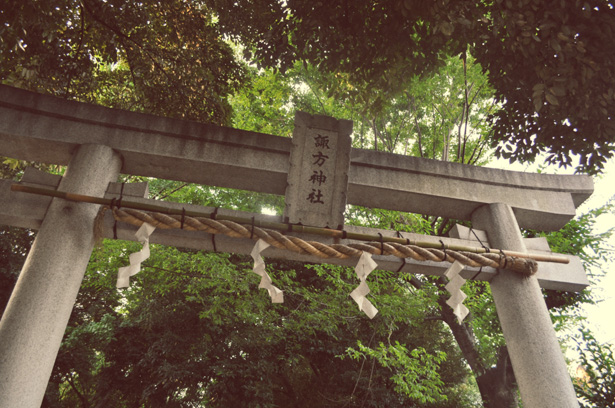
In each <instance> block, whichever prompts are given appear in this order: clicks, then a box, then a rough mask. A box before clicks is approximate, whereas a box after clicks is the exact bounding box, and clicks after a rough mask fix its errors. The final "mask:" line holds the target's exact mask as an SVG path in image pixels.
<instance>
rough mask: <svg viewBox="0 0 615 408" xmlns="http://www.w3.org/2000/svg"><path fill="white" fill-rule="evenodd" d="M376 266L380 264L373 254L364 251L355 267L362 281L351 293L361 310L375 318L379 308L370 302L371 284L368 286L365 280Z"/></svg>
mask: <svg viewBox="0 0 615 408" xmlns="http://www.w3.org/2000/svg"><path fill="white" fill-rule="evenodd" d="M376 266H378V265H377V264H376V262H374V260H373V259H372V254H370V253H369V252H363V254H361V258H359V263H358V264H357V266H356V267H355V272H356V273H357V278H359V280H360V281H361V283H360V284H359V286H358V287H357V288H356V289H355V290H353V291H352V292H351V293H350V297H352V298H353V299H354V301H355V302H357V305H359V310H362V311H363V312H364V313H365V314H366V315H367V317H369V318H370V319H373V318H374V316H376V314H377V313H378V309H376V308H375V307H374V305H373V304H372V302H370V301H369V300H368V299H367V298H366V296H367V294H368V293H369V292H370V291H369V286H367V283H366V282H365V280H366V279H367V277H368V276H369V274H370V273H371V272H372V271H373V270H374V269H376Z"/></svg>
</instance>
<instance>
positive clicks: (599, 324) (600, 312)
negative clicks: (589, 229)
mask: <svg viewBox="0 0 615 408" xmlns="http://www.w3.org/2000/svg"><path fill="white" fill-rule="evenodd" d="M595 183H596V184H595V190H594V194H593V195H592V196H591V197H590V199H589V200H588V201H587V202H586V203H585V204H584V205H583V207H582V208H581V210H582V211H587V210H589V209H591V208H596V207H599V206H601V205H603V204H604V203H605V202H606V201H607V200H608V199H609V198H611V197H612V196H613V195H615V188H614V186H615V160H611V161H610V162H609V163H608V165H607V167H606V172H605V175H604V176H603V177H602V178H601V179H598V180H595ZM613 227H615V214H603V215H601V216H600V218H599V222H598V226H597V228H598V231H596V232H602V231H606V230H607V229H609V228H613ZM609 245H610V246H611V248H613V249H615V238H611V240H610V242H609ZM613 269H615V263H611V264H606V265H604V266H603V268H602V272H603V273H605V274H606V275H605V276H604V277H603V278H602V279H601V280H600V283H599V284H598V286H597V287H596V288H594V289H593V293H594V294H597V295H598V297H599V298H602V299H604V300H603V301H602V302H600V303H599V304H597V305H593V306H587V307H585V311H586V316H587V317H588V318H589V321H590V323H591V324H592V328H593V331H594V335H595V337H596V339H597V340H598V341H600V342H601V343H606V342H609V343H611V344H615V319H613V312H615V272H614V271H613Z"/></svg>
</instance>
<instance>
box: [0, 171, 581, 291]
mask: <svg viewBox="0 0 615 408" xmlns="http://www.w3.org/2000/svg"><path fill="white" fill-rule="evenodd" d="M59 180H60V176H51V175H49V174H45V173H42V172H39V171H36V170H33V169H29V170H28V171H27V172H26V174H25V175H24V177H23V180H22V183H24V184H29V185H35V186H41V187H50V186H57V185H58V182H59ZM12 183H13V182H12V181H10V180H0V225H2V224H8V225H13V226H17V227H24V228H32V229H38V227H39V226H40V224H41V222H42V220H43V217H44V215H45V212H46V209H47V207H48V205H49V203H50V201H51V198H50V197H45V196H38V195H34V194H26V193H20V192H12V191H10V185H11V184H12ZM146 189H147V186H146V184H145V183H136V184H126V185H125V187H124V193H123V195H124V196H125V197H130V200H131V201H142V202H144V203H153V202H154V201H155V200H149V199H146V198H143V197H144V195H145V194H146ZM119 192H120V188H119V183H112V184H110V186H109V189H108V190H107V194H106V195H105V197H107V198H112V197H118V198H119ZM155 202H156V203H158V204H160V201H155ZM165 205H166V206H168V207H169V208H176V209H182V208H185V209H186V210H188V211H190V210H194V211H205V212H208V211H213V210H214V208H213V207H202V206H197V205H192V204H182V203H172V202H165ZM218 214H220V215H232V216H241V217H245V218H248V219H249V218H250V217H252V216H254V217H255V219H256V220H259V221H260V220H267V221H275V222H282V217H280V216H271V215H263V214H251V213H245V212H240V211H234V210H227V209H223V208H221V209H219V210H218ZM114 224H115V222H114V220H113V217H112V215H111V213H110V212H107V214H106V215H105V219H104V223H103V230H102V234H103V238H113V225H114ZM345 229H346V230H348V231H351V232H358V233H363V234H371V235H377V234H378V233H379V232H380V233H382V234H383V235H384V236H396V233H395V232H394V231H387V230H379V229H373V228H364V227H355V226H351V225H347V226H345ZM136 230H137V227H134V226H132V225H128V224H124V223H121V222H118V223H117V236H118V239H122V240H128V241H131V240H135V237H134V233H135V232H136ZM474 232H475V233H476V234H477V235H478V237H479V238H480V239H481V241H482V242H483V243H484V244H485V245H486V246H489V242H488V239H487V236H486V234H485V233H484V232H482V231H480V230H478V231H477V230H475V231H474ZM452 235H453V236H454V238H446V237H445V238H439V237H433V236H426V235H419V234H411V233H405V232H402V236H403V237H404V238H408V239H410V240H417V241H433V242H435V243H438V242H439V240H440V239H442V240H443V242H444V243H445V244H452V245H466V246H480V244H478V243H477V241H476V238H475V236H474V234H470V233H469V232H468V230H467V229H466V228H465V227H461V226H458V227H456V228H455V230H454V231H453V234H452ZM297 236H299V237H301V238H303V239H306V240H309V239H313V240H320V241H321V242H322V241H323V237H311V236H307V235H305V234H303V235H302V234H297ZM215 241H216V250H217V251H219V252H233V253H240V254H246V255H247V254H250V252H251V250H252V248H253V246H254V241H252V240H249V239H238V238H230V237H226V236H223V235H220V234H219V235H216V238H215ZM151 242H153V243H157V244H163V245H169V246H178V247H185V248H192V249H197V250H205V251H213V249H214V248H213V243H212V239H211V235H210V234H207V233H204V232H197V231H184V230H161V229H157V230H156V231H155V232H154V234H152V236H151ZM351 242H354V241H351V240H341V241H340V243H351ZM525 243H526V246H527V248H528V250H530V251H532V252H536V253H550V251H549V249H548V245H546V244H545V242H544V241H543V240H535V239H531V240H526V241H525ZM545 245H546V246H545ZM502 249H506V248H502ZM263 255H264V256H269V257H273V258H281V259H288V260H294V261H300V262H316V263H332V264H337V265H345V266H355V265H356V262H357V259H345V260H344V259H342V260H340V259H327V260H323V259H319V258H316V257H311V256H307V255H300V254H296V253H293V252H290V251H284V250H280V249H276V248H273V247H270V248H267V249H266V250H265V251H264V252H263ZM569 259H570V263H569V264H567V265H563V264H554V263H548V262H539V267H538V274H537V277H538V281H539V283H540V285H541V287H543V288H546V289H556V290H564V291H575V292H576V291H581V290H583V288H585V287H587V286H588V285H589V282H588V280H587V277H586V275H585V271H584V270H583V266H582V264H581V262H580V260H579V258H578V257H575V256H569ZM374 260H376V262H377V263H378V268H379V269H383V270H389V271H397V270H398V269H399V267H400V266H401V265H402V261H401V260H400V259H399V258H397V257H394V256H377V255H374ZM448 266H450V264H449V263H446V262H442V263H441V262H418V261H414V260H411V259H407V261H406V264H405V266H404V267H403V268H402V271H403V272H408V273H415V274H425V275H436V276H443V275H444V272H445V271H446V269H447V268H448ZM496 273H497V271H496V270H495V269H493V268H489V267H484V268H482V270H479V268H470V267H466V268H465V269H464V270H463V271H462V276H463V277H464V278H466V279H476V280H491V279H492V278H493V277H494V276H495V274H496Z"/></svg>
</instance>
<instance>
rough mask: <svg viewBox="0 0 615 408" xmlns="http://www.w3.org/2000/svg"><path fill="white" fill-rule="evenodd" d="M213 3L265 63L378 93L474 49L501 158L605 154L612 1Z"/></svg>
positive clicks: (597, 158) (588, 164)
mask: <svg viewBox="0 0 615 408" xmlns="http://www.w3.org/2000/svg"><path fill="white" fill-rule="evenodd" d="M208 4H211V5H212V7H213V8H214V9H215V10H216V11H217V13H218V15H219V18H220V23H221V25H222V26H223V29H224V30H225V32H227V33H229V34H231V35H233V36H234V37H235V38H238V39H239V40H240V41H242V42H243V43H244V44H249V45H250V47H251V48H249V50H252V51H253V52H254V53H255V55H256V57H257V59H258V60H259V61H260V62H261V63H262V64H264V65H267V66H275V67H281V68H282V69H286V68H289V67H291V66H292V63H293V62H294V61H295V60H297V59H299V60H306V61H309V62H311V63H313V64H314V65H316V66H318V67H319V68H320V69H323V70H327V71H329V72H331V73H340V72H341V73H344V74H346V75H348V76H349V79H350V81H351V83H353V84H354V85H359V86H361V87H362V88H363V89H370V90H378V91H379V92H384V93H385V94H399V93H400V92H402V90H403V89H404V87H405V85H406V84H407V83H408V81H409V80H411V79H412V78H413V77H414V76H423V75H425V74H426V73H431V72H433V71H434V70H435V69H437V68H438V67H439V66H441V65H442V64H443V58H442V57H444V56H449V55H459V54H461V53H463V52H465V51H466V50H467V49H468V48H469V49H470V50H471V52H472V54H473V55H474V56H475V57H476V58H477V61H478V63H479V64H480V65H481V66H482V68H483V70H485V71H486V72H489V74H490V84H491V86H493V88H494V89H495V91H496V97H497V100H498V101H499V102H500V103H502V106H503V109H502V110H499V111H498V112H497V113H496V114H494V115H492V116H490V118H491V120H492V123H493V124H494V125H495V126H494V134H493V138H492V139H491V141H492V145H493V146H496V145H497V146H498V150H497V152H498V154H499V155H501V156H503V157H506V158H510V159H512V160H522V161H528V160H532V159H535V158H536V157H537V155H538V154H539V153H543V152H546V153H548V160H549V161H550V162H552V163H557V164H560V165H563V166H568V165H571V164H572V162H573V158H574V157H575V155H579V158H580V163H579V164H578V167H577V168H578V170H579V171H585V172H590V173H595V172H599V171H600V170H601V169H602V168H603V165H604V163H605V161H606V160H607V159H608V158H609V157H611V156H612V151H613V148H614V142H615V123H614V120H613V117H612V112H613V111H614V110H615V109H614V108H615V99H614V96H613V95H614V93H613V92H614V87H615V77H614V76H613V72H612V70H611V69H610V67H611V66H612V65H613V63H614V62H615V48H614V47H615V45H613V42H612V41H611V38H612V36H613V32H614V31H615V18H614V16H615V10H614V9H613V5H612V4H611V3H610V2H608V1H604V0H590V1H581V0H575V1H560V0H549V1H535V0H496V1H491V2H480V1H479V2H477V1H470V0H463V1H451V0H438V1H433V2H424V1H420V0H403V1H396V2H384V1H380V2H354V3H350V2H348V1H347V0H330V1H313V0H289V1H285V2H278V1H274V0H270V1H269V2H266V1H263V2H258V3H256V4H254V3H247V2H236V1H228V0H210V1H209V2H208ZM246 7H248V8H249V9H250V11H251V12H250V13H246V12H245V10H246Z"/></svg>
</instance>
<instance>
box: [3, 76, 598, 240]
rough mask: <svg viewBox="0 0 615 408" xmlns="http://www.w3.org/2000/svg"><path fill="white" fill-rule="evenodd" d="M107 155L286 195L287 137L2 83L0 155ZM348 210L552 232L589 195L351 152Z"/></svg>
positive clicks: (527, 177)
mask: <svg viewBox="0 0 615 408" xmlns="http://www.w3.org/2000/svg"><path fill="white" fill-rule="evenodd" d="M86 143H95V144H102V145H106V146H109V147H112V148H113V149H114V150H115V151H117V152H118V153H120V154H121V156H122V158H123V167H122V173H124V174H134V175H141V176H148V177H157V178H163V179H171V180H181V181H185V182H194V183H198V184H203V185H211V186H219V187H229V188H235V189H243V190H250V191H260V192H266V193H273V194H279V195H284V193H285V189H286V186H287V175H288V170H289V157H290V148H291V139H290V138H284V137H279V136H273V135H266V134H261V133H255V132H248V131H243V130H237V129H231V128H225V127H220V126H214V125H206V124H200V123H196V122H190V121H185V120H176V119H168V118H161V117H155V116H152V115H145V114H140V113H133V112H126V111H120V110H115V109H108V108H104V107H100V106H95V105H91V104H85V103H78V102H72V101H66V100H62V99H58V98H55V97H51V96H46V95H39V94H36V93H32V92H28V91H23V90H19V89H16V88H11V87H8V86H4V85H0V155H2V156H6V157H12V158H16V159H21V160H29V161H39V162H43V163H54V164H67V163H68V162H69V160H70V158H71V155H72V153H73V152H74V151H75V149H76V148H77V146H79V145H82V144H86ZM348 180H349V181H348V183H349V184H348V200H347V202H348V204H355V205H361V206H366V207H372V208H384V209H391V210H399V211H406V212H414V213H419V214H428V215H438V216H442V217H447V218H452V219H458V220H470V218H471V215H472V213H473V212H474V211H475V210H476V209H477V208H479V207H480V206H482V205H485V204H491V203H493V202H501V203H505V204H508V205H510V206H511V207H512V208H513V211H514V213H515V216H516V218H517V220H518V223H519V225H520V226H521V227H523V228H532V229H539V230H547V231H549V230H557V229H559V228H561V227H562V226H563V225H565V224H566V222H568V221H569V220H570V219H571V218H573V217H574V215H575V209H576V207H577V206H579V205H580V204H581V203H582V202H583V201H585V200H586V199H587V198H588V197H589V196H590V195H591V193H592V192H593V181H592V179H591V178H590V177H588V176H559V175H557V176H556V175H544V174H530V173H520V172H512V171H505V170H497V169H490V168H485V167H475V166H469V165H461V164H456V163H446V162H440V161H435V160H428V159H420V158H413V157H406V156H400V155H394V154H388V153H382V152H374V151H369V150H362V149H352V151H351V163H350V170H349V175H348Z"/></svg>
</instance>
